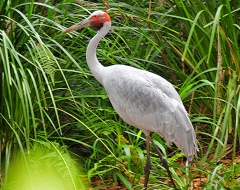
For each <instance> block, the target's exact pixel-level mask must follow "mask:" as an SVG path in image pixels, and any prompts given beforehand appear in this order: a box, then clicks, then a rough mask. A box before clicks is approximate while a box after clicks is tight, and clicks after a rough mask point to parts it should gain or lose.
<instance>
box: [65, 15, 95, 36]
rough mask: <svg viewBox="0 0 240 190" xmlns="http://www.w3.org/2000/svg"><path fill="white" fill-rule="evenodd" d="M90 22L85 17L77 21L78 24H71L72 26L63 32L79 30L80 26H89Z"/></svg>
mask: <svg viewBox="0 0 240 190" xmlns="http://www.w3.org/2000/svg"><path fill="white" fill-rule="evenodd" d="M90 22H91V21H90V20H89V18H86V19H85V20H83V21H81V22H79V23H78V24H75V25H73V26H71V27H69V28H67V29H65V30H64V31H63V33H68V32H72V31H75V30H79V29H81V28H84V27H86V26H90Z"/></svg>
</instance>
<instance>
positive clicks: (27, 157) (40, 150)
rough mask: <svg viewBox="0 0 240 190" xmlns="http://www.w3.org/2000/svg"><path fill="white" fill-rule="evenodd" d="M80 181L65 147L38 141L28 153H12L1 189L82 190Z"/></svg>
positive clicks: (74, 164)
mask: <svg viewBox="0 0 240 190" xmlns="http://www.w3.org/2000/svg"><path fill="white" fill-rule="evenodd" d="M84 178H86V176H84V175H83V174H81V173H80V171H79V166H77V164H76V163H75V162H74V161H73V159H72V158H71V157H70V155H69V154H68V153H67V152H66V148H64V147H60V146H59V144H57V143H50V142H42V141H40V142H36V143H34V145H33V148H32V149H30V150H29V152H26V153H24V154H22V152H20V151H19V152H15V154H14V157H13V160H12V161H11V165H10V168H9V171H8V173H7V174H6V180H5V185H4V187H3V189H4V190H12V189H15V190H26V189H29V190H31V189H34V190H42V189H46V190H47V189H49V190H50V189H51V190H59V189H63V190H69V189H75V190H77V189H86V188H87V186H86V182H84V181H86V180H85V179H84Z"/></svg>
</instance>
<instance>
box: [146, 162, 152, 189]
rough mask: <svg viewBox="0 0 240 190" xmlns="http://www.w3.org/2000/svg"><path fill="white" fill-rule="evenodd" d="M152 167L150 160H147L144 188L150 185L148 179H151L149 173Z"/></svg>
mask: <svg viewBox="0 0 240 190" xmlns="http://www.w3.org/2000/svg"><path fill="white" fill-rule="evenodd" d="M151 169H152V165H151V163H150V162H147V163H146V165H145V167H144V171H145V179H144V189H145V190H146V189H147V185H148V179H149V174H150V170H151Z"/></svg>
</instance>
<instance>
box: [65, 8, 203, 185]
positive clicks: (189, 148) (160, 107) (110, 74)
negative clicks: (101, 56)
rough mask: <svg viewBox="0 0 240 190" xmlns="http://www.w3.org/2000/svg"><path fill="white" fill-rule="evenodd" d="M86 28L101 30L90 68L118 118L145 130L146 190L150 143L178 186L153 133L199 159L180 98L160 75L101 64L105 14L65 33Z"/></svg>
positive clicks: (89, 57) (91, 47) (92, 43)
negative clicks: (98, 55)
mask: <svg viewBox="0 0 240 190" xmlns="http://www.w3.org/2000/svg"><path fill="white" fill-rule="evenodd" d="M87 26H90V27H91V28H92V29H93V30H95V31H98V32H97V34H96V35H95V36H94V37H93V38H92V39H91V41H90V42H89V44H88V46H87V52H86V60H87V64H88V67H89V68H90V70H91V72H92V74H93V75H94V77H95V78H96V79H97V80H98V82H100V83H101V84H102V86H103V87H104V88H105V90H106V92H107V95H108V97H109V99H110V102H111V104H112V106H113V108H114V109H115V110H116V112H117V113H118V115H119V116H120V117H121V118H122V119H123V120H124V121H125V122H126V123H128V124H129V125H132V126H135V127H137V128H139V129H140V130H142V131H143V133H144V134H145V136H146V150H147V159H146V165H145V167H144V170H145V181H144V188H145V189H147V185H148V178H149V173H150V169H151V161H150V147H149V146H150V145H149V143H150V142H151V144H152V145H153V147H154V149H155V151H156V152H157V154H158V155H159V158H160V160H161V163H162V165H163V167H164V168H165V169H166V171H167V173H168V175H169V177H170V180H171V182H172V184H173V186H174V187H176V185H175V183H174V180H173V178H172V175H171V172H170V170H169V167H168V163H167V160H166V158H165V157H164V156H163V155H162V153H161V152H160V151H159V149H158V148H157V146H156V145H155V143H154V141H153V140H152V138H151V136H150V132H156V133H157V134H158V135H160V136H161V137H163V138H164V139H165V140H166V143H167V145H169V144H171V143H174V144H175V145H176V146H177V147H179V148H180V149H181V151H182V152H183V153H184V154H185V155H186V158H187V160H188V163H189V165H191V163H192V161H193V157H194V155H196V156H197V151H198V145H197V140H196V134H195V131H194V129H193V126H192V123H191V121H190V119H189V117H188V113H187V111H186V110H185V108H184V106H183V103H182V101H181V99H180V96H179V95H178V93H177V91H176V90H175V88H174V87H173V86H172V84H171V83H170V82H168V81H167V80H165V79H164V78H162V77H160V76H159V75H157V74H154V73H151V72H148V71H145V70H141V69H137V68H134V67H131V66H126V65H111V66H103V65H102V64H101V63H100V62H99V61H98V59H97V56H96V49H97V46H98V44H99V42H100V40H101V39H102V38H103V37H104V36H105V35H106V34H107V33H108V32H109V30H110V28H111V19H110V16H109V15H108V14H107V13H106V12H104V11H101V10H98V11H95V12H93V13H92V14H91V15H90V16H89V17H88V18H86V19H85V20H83V21H81V22H80V23H78V24H75V25H73V26H71V27H70V28H67V29H66V30H64V31H63V33H68V32H71V31H75V30H78V29H81V28H84V27H87Z"/></svg>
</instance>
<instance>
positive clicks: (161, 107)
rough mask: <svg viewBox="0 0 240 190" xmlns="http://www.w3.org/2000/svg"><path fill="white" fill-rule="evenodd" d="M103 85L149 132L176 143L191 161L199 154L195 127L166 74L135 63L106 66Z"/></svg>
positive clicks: (127, 117) (123, 113)
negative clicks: (154, 71) (148, 70)
mask: <svg viewBox="0 0 240 190" xmlns="http://www.w3.org/2000/svg"><path fill="white" fill-rule="evenodd" d="M104 73H105V75H104V78H103V82H102V83H103V86H104V88H105V90H106V91H107V94H108V97H109V99H110V101H111V103H112V106H113V108H114V109H115V110H116V111H117V113H118V114H119V116H120V117H121V118H122V119H123V120H124V121H125V122H126V123H128V124H130V125H132V126H135V127H137V128H139V129H141V130H142V131H143V132H144V133H145V135H149V133H150V132H151V131H152V132H156V133H158V134H159V135H160V136H161V137H163V138H164V139H165V140H166V142H167V145H170V144H171V143H174V144H176V145H177V146H178V147H179V148H180V149H181V151H182V152H183V153H184V154H185V155H186V157H187V159H188V160H189V161H190V162H191V161H192V159H193V156H194V155H196V150H197V142H196V136H195V132H194V129H193V127H192V124H191V122H190V120H189V118H188V114H187V112H186V110H185V108H184V106H183V104H182V101H181V99H180V97H179V95H178V93H177V91H176V90H175V89H174V88H173V86H172V85H171V84H170V83H169V82H168V81H166V80H165V79H164V78H162V77H160V76H158V75H156V74H153V73H150V72H147V71H144V70H139V69H136V68H133V67H128V66H124V65H114V66H110V67H106V71H104Z"/></svg>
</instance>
